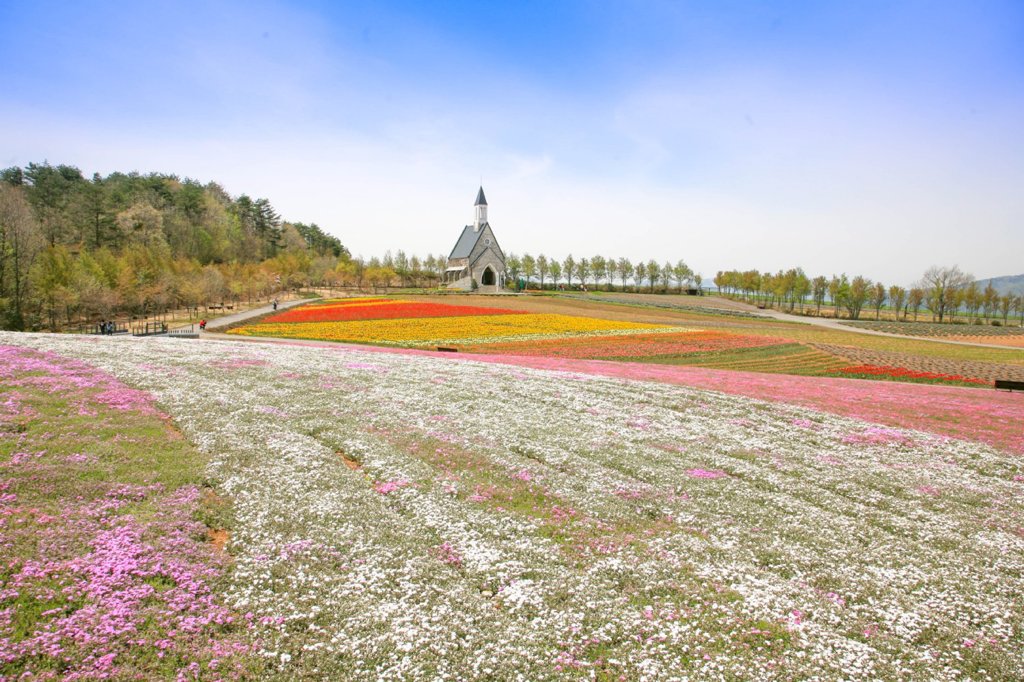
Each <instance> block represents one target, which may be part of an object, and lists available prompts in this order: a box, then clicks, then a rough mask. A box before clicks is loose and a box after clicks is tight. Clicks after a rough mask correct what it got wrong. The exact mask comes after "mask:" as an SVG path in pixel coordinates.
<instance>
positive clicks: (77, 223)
mask: <svg viewBox="0 0 1024 682" xmlns="http://www.w3.org/2000/svg"><path fill="white" fill-rule="evenodd" d="M0 180H3V182H5V183H6V184H8V185H11V186H14V187H20V188H22V190H23V191H24V194H25V198H26V199H27V200H28V203H29V204H30V205H31V207H32V209H33V212H34V213H35V217H36V219H37V222H38V224H39V228H40V231H41V234H42V237H43V239H44V241H45V242H46V244H47V245H49V246H55V245H57V244H64V245H66V246H72V247H74V248H75V249H76V250H77V249H82V248H87V249H92V250H95V249H100V248H103V247H107V248H110V249H120V248H123V247H124V246H126V245H128V244H132V243H141V244H145V245H147V246H158V245H164V244H166V246H167V248H168V249H169V255H170V257H171V258H191V259H195V260H197V261H198V262H199V263H201V264H204V265H205V264H207V263H224V262H258V261H262V260H266V259H267V258H271V257H273V256H274V255H275V254H276V253H277V251H278V250H279V249H280V248H281V247H283V246H285V245H287V244H289V243H294V242H300V243H304V244H305V245H306V246H307V247H308V248H311V249H313V250H314V251H316V252H317V253H319V254H321V255H324V254H328V253H330V254H332V255H334V256H341V255H342V253H343V252H344V251H345V248H344V247H343V246H342V244H341V242H340V241H339V240H338V239H337V238H336V237H332V236H330V235H328V234H325V233H324V232H323V230H321V229H320V228H319V227H318V226H317V225H316V224H315V223H314V224H311V225H304V224H302V223H289V222H284V221H282V220H281V216H280V215H279V214H278V213H277V211H275V210H274V208H273V206H272V205H271V204H270V201H268V200H267V199H252V198H250V197H249V196H247V195H245V194H242V195H241V196H239V197H237V198H232V197H231V196H230V195H229V194H228V193H227V192H226V191H225V190H224V188H223V187H221V186H220V185H218V184H217V183H215V182H210V183H207V184H205V185H204V184H201V183H199V182H197V181H195V180H191V179H189V178H184V179H182V178H180V177H178V176H177V175H166V174H162V173H149V174H147V175H142V174H139V173H136V172H132V173H111V174H110V175H108V176H107V177H102V176H100V174H98V173H95V174H93V176H92V178H91V179H87V178H85V177H84V176H83V175H82V172H81V171H80V170H79V169H78V168H75V167H74V166H67V165H59V166H51V165H50V164H48V163H42V164H36V163H30V164H29V165H28V166H26V167H25V168H18V167H12V168H7V169H5V170H3V171H0Z"/></svg>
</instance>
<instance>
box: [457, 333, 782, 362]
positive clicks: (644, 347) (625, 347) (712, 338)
mask: <svg viewBox="0 0 1024 682" xmlns="http://www.w3.org/2000/svg"><path fill="white" fill-rule="evenodd" d="M787 343H791V341H788V340H786V339H777V338H771V337H767V336H754V335H742V336H741V335H739V334H730V333H728V332H720V331H687V332H678V333H660V334H632V335H629V336H594V337H589V338H573V339H543V340H538V341H532V342H515V343H492V344H478V345H475V346H473V347H471V348H470V347H467V348H465V350H472V351H474V352H479V353H489V354H496V355H526V356H542V357H555V358H576V359H588V360H589V359H619V358H622V359H626V358H628V359H639V358H647V357H658V356H674V355H690V354H693V353H714V352H719V351H731V350H737V349H740V348H761V347H767V346H778V345H784V344H787Z"/></svg>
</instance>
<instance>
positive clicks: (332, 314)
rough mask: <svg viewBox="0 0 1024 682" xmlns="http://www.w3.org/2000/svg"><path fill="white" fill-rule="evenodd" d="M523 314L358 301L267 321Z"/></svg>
mask: <svg viewBox="0 0 1024 682" xmlns="http://www.w3.org/2000/svg"><path fill="white" fill-rule="evenodd" d="M520 314H522V313H521V311H518V310H506V309H504V308H483V307H478V306H468V305H448V304H446V303H421V302H416V301H394V300H392V301H387V300H369V301H367V300H359V299H356V300H355V301H354V302H351V303H349V302H338V303H327V304H321V305H309V306H301V307H299V308H293V309H292V310H286V311H284V312H282V313H279V314H277V315H273V316H271V317H268V318H266V319H265V320H264V322H267V323H286V322H349V321H354V320H400V319H418V318H423V317H464V316H467V315H520Z"/></svg>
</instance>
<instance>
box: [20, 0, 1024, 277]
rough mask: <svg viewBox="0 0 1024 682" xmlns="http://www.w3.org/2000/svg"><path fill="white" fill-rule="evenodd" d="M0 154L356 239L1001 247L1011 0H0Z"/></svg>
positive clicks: (770, 260)
mask: <svg viewBox="0 0 1024 682" xmlns="http://www.w3.org/2000/svg"><path fill="white" fill-rule="evenodd" d="M0 64H2V66H0V166H3V167H6V166H10V165H25V164H27V163H29V162H32V161H36V162H39V161H43V160H48V161H50V162H51V163H54V164H56V163H70V164H73V165H77V166H78V167H79V168H81V169H82V171H83V172H85V173H86V174H87V175H90V174H91V173H93V172H96V171H98V172H100V173H103V174H106V173H109V172H112V171H115V170H122V171H129V170H138V171H140V172H150V171H160V172H169V173H176V174H178V175H181V176H188V177H193V178H196V179H198V180H201V181H204V182H205V181H209V180H216V181H218V182H220V183H221V184H223V185H224V186H225V188H226V189H227V190H228V191H229V192H230V193H232V194H234V195H237V194H241V193H243V192H244V193H247V194H250V195H252V196H261V197H267V198H268V199H270V201H271V202H272V204H273V205H274V206H275V207H276V208H277V209H278V210H279V211H280V212H281V213H282V214H283V215H284V217H285V218H287V219H291V220H301V221H304V222H316V223H318V224H319V225H320V226H321V227H323V228H324V229H326V230H327V231H328V232H331V233H332V234H335V235H337V236H338V237H339V238H340V239H341V240H342V242H343V243H344V244H346V245H347V246H348V247H349V248H350V249H351V250H352V252H353V253H357V254H363V255H366V256H370V255H379V254H382V253H383V252H384V250H385V249H392V250H397V249H404V250H405V251H406V252H407V253H410V254H412V253H418V254H420V255H424V254H426V253H427V252H430V253H444V254H445V255H447V253H448V251H449V250H450V249H451V248H452V246H453V245H454V242H455V239H456V238H457V236H458V234H459V230H460V228H461V226H462V225H464V224H466V223H468V222H470V221H471V220H472V203H473V199H474V197H475V196H476V189H477V185H478V184H479V183H480V180H481V178H482V179H483V184H484V189H485V191H486V193H487V198H488V200H489V202H490V210H489V217H490V219H491V223H492V225H493V227H494V229H495V233H496V236H497V238H498V240H499V242H500V243H501V245H502V247H503V248H504V250H505V251H506V253H507V252H516V253H522V252H530V253H534V254H537V253H538V252H543V253H545V254H547V255H548V256H549V257H550V256H555V257H559V258H561V257H564V256H565V255H566V254H568V253H570V252H571V253H573V255H575V256H577V257H580V256H591V255H594V254H600V255H603V256H606V257H607V256H614V257H618V256H626V257H629V258H632V259H633V260H637V259H641V258H642V259H648V258H652V257H653V258H656V259H658V260H659V261H664V260H666V259H670V260H672V261H675V260H677V259H680V258H682V259H685V260H686V261H687V262H688V263H689V264H690V265H691V267H693V268H694V269H695V270H697V271H699V272H701V273H703V274H704V276H705V277H706V278H708V279H710V278H711V277H712V276H713V275H714V273H715V271H716V270H719V269H730V268H742V269H747V268H757V269H759V270H773V271H774V270H777V269H780V268H789V267H793V266H798V265H799V266H802V267H803V268H804V269H805V270H806V271H807V272H808V274H810V275H812V276H813V275H816V274H826V275H828V274H832V273H839V272H847V273H849V274H851V275H852V274H864V275H866V276H868V277H871V278H873V279H881V280H883V281H885V282H886V283H909V282H910V281H912V280H914V279H916V278H917V277H918V276H919V275H920V273H921V272H922V271H923V270H924V269H925V268H926V267H927V266H929V265H932V264H959V265H960V266H961V267H962V268H963V269H965V270H967V271H969V272H973V273H974V274H975V275H977V276H978V277H989V276H997V275H1006V274H1017V273H1021V272H1024V258H1022V255H1024V3H1022V2H1020V1H1019V0H1012V1H1010V2H984V1H979V0H967V1H965V2H941V1H938V0H931V1H928V2H905V3H899V2H889V1H887V2H871V1H868V0H858V1H857V2H834V3H827V2H711V1H710V0H709V1H708V2H628V1H625V0H620V1H615V2H603V3H602V2H559V1H555V0H547V1H543V2H508V3H493V4H492V3H486V2H367V3H360V4H355V3H342V2H327V1H325V2H304V3H298V2H293V3H280V4H275V3H266V2H253V1H246V2H212V3H207V2H203V3H195V4H193V3H189V2H179V1H175V2H166V3H160V2H149V1H145V2H139V1H138V0H134V1H133V2H131V3H118V2H73V3H72V2H57V3H51V2H40V1H32V2H14V1H13V0H0Z"/></svg>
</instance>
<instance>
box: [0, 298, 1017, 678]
mask: <svg viewBox="0 0 1024 682" xmlns="http://www.w3.org/2000/svg"><path fill="white" fill-rule="evenodd" d="M507 317H513V316H507ZM0 344H8V345H15V346H18V347H31V348H34V349H36V350H38V351H44V352H47V353H53V354H57V355H59V356H63V357H67V358H75V360H74V362H76V363H78V364H79V365H81V363H87V365H90V366H95V367H96V368H98V371H101V372H102V373H103V375H104V376H110V377H112V378H113V379H115V380H116V381H118V382H122V383H123V384H125V385H127V386H128V387H135V388H139V387H145V388H146V389H148V390H149V391H151V392H152V395H153V397H154V398H155V401H156V402H155V406H158V408H157V407H154V409H159V410H161V411H163V412H166V413H167V415H169V416H170V418H172V419H173V420H174V422H175V423H176V424H177V425H178V427H179V428H180V429H181V431H182V433H183V434H184V435H185V437H186V439H187V441H188V442H191V443H195V444H196V446H198V448H199V450H200V451H201V452H202V453H204V454H205V457H206V458H207V460H206V462H205V468H204V469H203V471H201V472H199V473H200V474H201V476H202V477H203V478H205V479H206V480H209V481H212V482H214V485H215V490H216V492H217V493H218V494H219V495H220V496H222V497H223V498H225V499H229V500H230V501H231V502H232V505H233V521H232V524H233V525H232V532H231V536H230V540H229V541H228V544H227V550H228V556H229V557H230V559H231V561H232V564H231V566H230V568H228V569H227V570H225V571H224V573H223V574H222V576H221V577H220V578H218V580H222V581H223V582H220V583H216V584H217V585H218V590H217V592H216V597H217V598H218V599H222V600H223V601H222V603H223V607H218V608H224V609H226V611H224V612H223V613H224V614H225V616H224V617H225V618H226V617H227V614H243V620H244V622H245V623H247V624H251V625H247V626H246V627H244V628H240V629H237V630H234V631H232V630H230V629H229V630H227V631H225V632H224V633H223V634H222V635H221V634H218V636H222V637H224V638H226V639H227V640H228V641H238V642H240V646H239V649H238V650H237V654H236V656H237V659H235V661H236V663H239V664H241V663H242V662H247V663H249V664H250V665H255V664H256V662H260V663H262V664H263V665H265V666H268V667H267V668H266V669H265V671H264V672H262V673H261V674H262V675H263V676H276V677H286V678H294V679H298V678H317V679H323V678H328V679H364V680H376V679H401V680H410V679H425V680H426V679H430V680H433V679H458V680H465V679H481V680H482V679H509V680H516V679H522V680H544V679H593V678H603V679H620V678H622V679H629V680H634V679H635V680H661V679H687V678H691V679H692V678H699V679H722V680H725V679H766V680H771V679H779V680H789V679H839V678H842V679H872V680H874V679H888V680H906V679H910V680H961V679H978V680H982V679H993V680H994V679H1019V678H1021V677H1022V676H1024V641H1022V640H1024V636H1022V627H1024V612H1022V611H1021V609H1020V604H1019V599H1020V594H1022V593H1024V531H1022V527H1024V465H1022V464H1021V461H1020V459H1019V456H1018V455H1015V454H1011V453H1008V452H1003V451H1000V450H996V449H993V448H992V447H989V446H987V445H983V444H981V443H976V442H969V441H966V440H953V439H950V438H945V437H939V436H935V435H930V434H928V433H925V432H923V431H914V430H904V429H898V428H893V427H889V426H881V425H879V424H878V423H872V422H867V421H862V420H859V419H853V418H846V417H840V416H836V415H834V414H829V413H827V412H825V411H820V410H813V409H808V408H803V407H795V406H787V405H784V404H781V403H773V402H763V401H759V400H754V399H750V398H747V397H742V396H736V395H727V394H723V393H717V392H711V391H705V390H698V389H693V388H689V387H685V386H678V385H668V384H664V383H653V382H645V381H634V380H623V379H617V378H608V377H600V376H595V375H588V374H582V373H579V372H566V371H541V370H536V369H531V368H528V367H525V366H516V365H511V364H509V365H501V364H495V363H494V362H478V361H473V360H471V359H468V358H465V357H463V358H459V359H458V360H457V361H452V360H451V359H446V358H442V357H436V356H435V355H431V354H424V353H420V352H417V351H387V350H380V349H358V348H350V347H325V346H309V345H307V346H302V345H297V344H291V345H283V344H252V343H248V344H243V343H232V342H229V341H224V342H212V341H210V342H187V341H184V342H183V341H176V340H172V339H146V340H136V339H129V338H103V339H81V338H73V337H61V336H47V335H28V334H20V335H19V334H3V335H0ZM12 352H15V351H12ZM16 352H21V351H16ZM48 357H55V356H48ZM481 357H483V356H481ZM503 357H505V358H506V360H507V361H509V362H512V361H515V362H521V363H527V362H535V363H550V364H552V365H554V364H556V363H566V364H567V365H572V364H573V363H576V364H575V365H573V366H579V367H585V366H589V365H588V363H590V364H591V365H592V366H594V367H598V366H609V365H610V366H615V367H626V368H631V369H632V368H636V369H637V370H639V369H646V366H640V365H636V364H625V365H624V364H619V363H597V362H594V361H585V360H583V361H580V360H571V359H553V358H535V357H511V356H503ZM485 359H486V358H485ZM654 370H661V371H673V372H680V371H685V372H688V373H705V374H707V376H708V377H709V381H712V380H713V379H712V378H711V377H714V376H717V375H715V374H714V371H713V370H703V369H693V368H685V367H683V368H681V367H660V366H652V367H651V368H650V371H654ZM719 374H721V375H728V374H732V375H740V374H741V373H726V372H719ZM765 376H767V375H765ZM776 379H778V377H772V380H773V381H774V380H776ZM786 379H800V380H802V381H803V383H804V384H805V388H804V389H803V392H804V393H806V386H810V385H811V384H810V383H809V382H815V381H820V382H825V383H824V384H823V385H824V386H827V387H828V390H825V391H823V394H827V393H832V394H833V400H837V401H846V399H847V396H841V395H838V394H837V393H838V392H837V390H836V388H837V387H839V386H846V385H851V386H854V387H856V386H863V385H867V382H855V381H845V380H841V379H832V380H827V379H826V380H822V379H815V378H809V377H788V378H786ZM10 381H11V380H10V379H9V378H8V377H7V376H5V377H4V384H3V388H4V393H3V394H2V395H3V397H2V398H0V400H8V402H10V400H9V397H10V394H11V393H12V392H14V393H19V392H21V391H23V390H24V389H23V388H22V387H21V386H14V387H13V388H12V387H10V386H9V384H10ZM844 381H845V383H843V382H844ZM721 383H723V384H724V383H725V382H721ZM887 386H891V387H892V388H891V390H893V391H900V392H902V393H903V394H905V395H907V396H917V398H918V402H919V405H918V411H927V410H929V409H932V408H931V407H930V401H932V400H935V399H936V398H937V397H938V396H947V397H948V396H960V395H962V396H964V399H965V400H974V399H975V396H977V395H979V394H982V393H983V392H981V391H977V390H970V389H958V388H948V387H934V386H914V385H900V384H890V385H887ZM883 394H884V391H883ZM118 395H119V394H118ZM129 395H137V394H129ZM1018 397H1019V396H1009V397H1007V396H1001V397H1000V400H1002V401H1003V402H1004V403H1005V405H1004V407H1003V408H1001V409H1004V410H1006V411H1008V417H1007V418H1008V419H1011V420H1012V419H1014V418H1016V419H1017V420H1018V423H1019V420H1020V419H1021V418H1022V416H1024V405H1021V404H1020V402H1019V401H1018V402H1013V400H1014V398H1018ZM109 399H110V400H112V401H114V402H115V403H119V401H120V398H118V397H117V396H116V395H115V396H111V397H110V398H109ZM882 399H883V400H884V396H883V398H882ZM17 400H20V398H17ZM5 404H7V403H5ZM12 404H13V403H12ZM19 404H20V403H19ZM993 404H994V403H993ZM1014 406H1016V407H1014ZM11 409H19V410H22V411H21V412H20V414H21V416H20V417H19V419H20V420H23V421H25V422H26V426H25V428H27V429H28V432H29V433H36V425H35V424H34V420H35V419H36V417H35V416H34V415H33V414H32V413H31V412H29V411H27V410H23V409H22V408H11ZM33 409H39V408H37V407H33ZM1014 410H1016V412H1015V413H1014ZM1011 413H1012V414H1011ZM104 414H106V413H104ZM1014 414H1015V417H1014ZM974 418H976V419H982V418H984V416H983V415H982V414H981V413H980V412H979V413H978V414H976V415H974ZM49 429H50V426H49V425H48V424H47V425H46V426H43V425H39V432H40V433H41V432H43V431H45V430H49ZM19 452H20V450H19ZM103 453H104V451H103V450H102V448H99V447H97V448H96V449H95V452H93V451H89V452H85V453H83V454H86V455H95V456H98V457H100V458H101V461H102V457H103V456H104V455H103ZM46 456H48V455H44V456H43V457H46ZM4 459H5V462H6V466H7V467H9V468H13V467H16V466H21V464H22V459H23V458H20V457H19V458H18V459H19V463H17V464H10V462H12V461H13V460H14V458H13V456H11V455H10V454H9V451H5V452H4ZM22 489H23V488H18V489H17V490H14V488H12V489H11V491H12V492H13V494H15V495H17V494H19V493H20V491H21V490H22ZM16 503H17V504H22V503H21V501H20V500H18V501H16ZM139 519H140V522H141V519H143V517H142V516H141V515H140V516H139ZM30 522H31V523H32V524H35V525H36V526H38V525H39V524H40V523H44V522H41V521H40V520H39V519H38V518H34V519H30ZM3 529H4V533H5V535H4V538H5V540H6V538H7V537H8V535H9V534H10V532H11V525H10V524H7V525H5V526H4V527H3ZM71 532H72V529H71V528H62V529H59V530H58V531H55V536H56V537H57V538H59V537H61V536H62V534H66V533H71ZM124 535H125V536H126V537H127V536H130V534H128V533H127V532H125V533H124ZM195 556H196V557H199V556H202V555H200V554H197V555H195ZM205 556H208V557H210V559H209V560H210V561H213V560H214V559H215V558H216V555H213V554H210V553H208V554H207V555H205ZM5 575H6V574H5ZM143 575H148V574H145V573H144V574H143ZM5 581H7V583H9V582H10V579H9V578H6V577H5ZM7 583H5V588H7V587H8V584H7ZM210 584H214V583H210ZM174 589H176V588H172V590H171V591H172V592H173V591H174ZM4 608H5V609H7V610H6V611H3V613H6V614H8V615H7V618H14V615H13V614H14V613H16V612H17V608H18V607H16V606H12V605H11V603H10V602H5V605H4ZM55 608H56V607H55ZM65 608H67V609H71V610H73V607H65ZM245 614H251V616H248V615H245ZM47 617H49V616H47ZM83 622H84V621H83ZM207 632H209V631H207ZM238 638H240V639H238ZM242 640H244V642H245V643H247V645H248V646H250V647H251V648H250V649H248V650H246V649H244V647H243V646H241V642H242ZM147 641H148V640H147ZM197 641H202V640H197ZM196 646H197V648H198V649H200V650H205V651H209V650H210V649H209V648H207V649H203V648H202V646H201V645H199V644H197V645H196ZM224 646H227V645H224ZM150 650H151V649H150V648H149V645H146V646H140V647H139V649H138V651H139V653H138V654H137V655H139V656H140V657H141V656H142V653H141V652H144V651H150ZM231 651H235V650H234V649H231ZM246 651H248V653H246ZM119 655H120V654H117V655H115V658H114V664H115V665H123V664H126V663H128V662H130V661H132V660H133V659H132V656H131V655H126V656H124V657H123V659H122V658H119V657H118V656H119ZM204 656H205V654H204V655H202V656H199V658H200V659H201V661H202V663H199V662H197V665H200V664H201V665H208V660H209V659H208V658H205V657H204ZM154 657H155V654H154ZM6 665H8V666H9V667H7V668H5V669H4V671H5V672H4V674H5V675H8V676H14V675H19V674H21V673H22V672H24V671H26V670H28V666H29V665H33V666H35V663H34V662H33V663H28V662H20V663H19V662H18V660H15V661H14V662H11V661H8V662H7V664H6ZM187 665H188V663H182V664H179V665H178V666H177V667H174V666H170V667H168V669H167V670H166V671H163V672H161V673H160V674H161V675H163V676H167V677H170V676H174V675H176V674H177V673H178V671H179V670H182V669H185V670H186V673H185V674H187ZM171 668H174V669H173V670H171ZM32 669H33V670H37V669H38V668H37V667H33V668H32ZM205 669H206V668H204V670H205ZM207 676H209V675H207Z"/></svg>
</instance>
